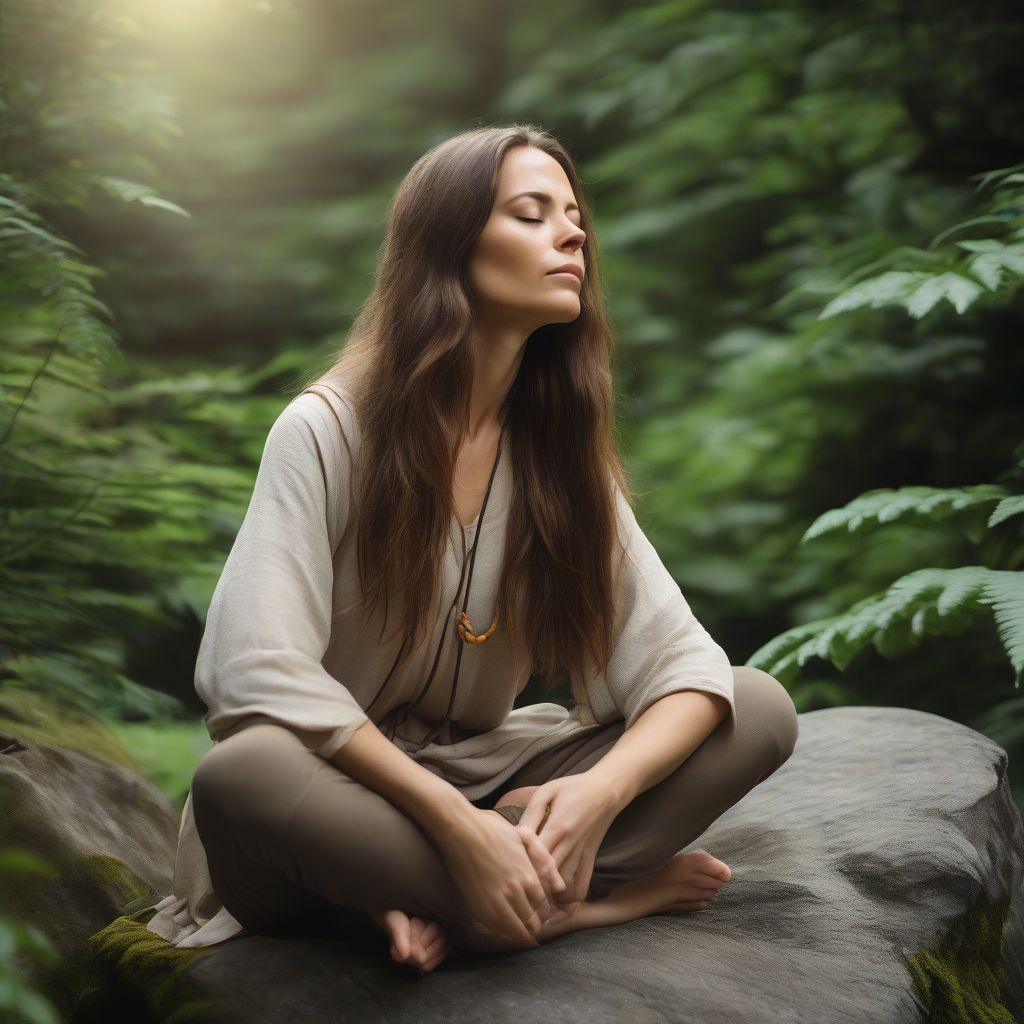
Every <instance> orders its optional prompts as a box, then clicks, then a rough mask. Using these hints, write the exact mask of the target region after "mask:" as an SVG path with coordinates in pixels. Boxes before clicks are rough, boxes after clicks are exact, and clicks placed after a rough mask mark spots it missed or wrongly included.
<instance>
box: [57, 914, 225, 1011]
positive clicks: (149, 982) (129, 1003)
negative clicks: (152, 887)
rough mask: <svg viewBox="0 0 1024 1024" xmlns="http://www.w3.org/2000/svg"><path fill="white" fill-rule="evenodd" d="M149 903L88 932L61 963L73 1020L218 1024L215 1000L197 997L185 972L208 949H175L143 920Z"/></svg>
mask: <svg viewBox="0 0 1024 1024" xmlns="http://www.w3.org/2000/svg"><path fill="white" fill-rule="evenodd" d="M154 913H155V911H154V909H153V907H152V906H149V907H144V908H142V909H140V910H137V911H135V912H134V913H130V914H126V915H124V916H122V917H118V918H116V919H115V920H113V921H111V922H110V924H108V925H107V926H106V927H105V928H102V929H101V930H100V931H98V932H96V933H94V934H93V935H90V936H89V937H88V939H87V940H86V946H85V949H84V950H83V951H82V952H81V953H80V954H79V955H78V956H76V957H73V958H69V960H68V962H67V964H66V967H65V972H66V973H65V981H66V984H67V988H68V991H70V992H72V993H74V996H73V1000H74V1001H73V1005H72V1006H71V1007H70V1009H69V1015H68V1016H69V1020H70V1022H71V1024H111V1022H112V1021H119V1020H130V1021H132V1022H133V1024H216V1022H217V1021H218V1020H222V1019H223V1013H222V1012H218V1008H217V1004H216V1003H215V1002H214V1001H213V1000H212V999H210V998H209V997H203V996H201V995H200V994H199V993H198V991H197V988H196V986H195V983H194V982H190V981H189V979H188V978H187V977H186V976H184V975H183V971H184V970H185V968H187V967H188V966H189V965H190V964H192V963H193V962H194V961H195V960H196V959H197V958H198V957H202V956H205V955H206V954H207V953H208V952H209V950H207V949H204V948H199V949H179V948H177V947H176V946H172V945H171V943H169V942H168V941H167V940H166V939H162V938H160V936H159V935H154V934H153V933H152V932H151V931H149V930H148V929H147V928H146V923H147V922H148V921H149V920H150V919H151V918H152V916H153V914H154Z"/></svg>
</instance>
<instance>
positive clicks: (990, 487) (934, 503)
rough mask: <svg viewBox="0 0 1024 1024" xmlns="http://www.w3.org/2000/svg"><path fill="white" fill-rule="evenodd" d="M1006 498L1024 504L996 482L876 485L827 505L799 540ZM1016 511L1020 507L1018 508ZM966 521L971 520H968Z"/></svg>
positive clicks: (944, 514) (947, 513)
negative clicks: (844, 502) (845, 501)
mask: <svg viewBox="0 0 1024 1024" xmlns="http://www.w3.org/2000/svg"><path fill="white" fill-rule="evenodd" d="M1006 501H1010V502H1013V501H1017V502H1021V503H1022V506H1021V507H1022V508H1024V495H1011V494H1010V492H1009V491H1007V490H1006V488H1005V487H1000V486H999V485H998V484H975V485H972V486H968V487H947V488H938V487H924V486H920V485H913V486H910V487H898V488H896V489H895V490H891V489H888V488H877V489H875V490H871V491H866V492H865V493H864V494H860V495H858V496H857V497H856V498H854V499H853V501H851V502H849V503H848V504H847V505H844V506H843V507H842V508H834V509H829V510H828V511H827V512H825V513H824V514H822V515H820V516H818V518H817V519H815V520H814V522H813V523H811V525H810V526H809V527H808V528H807V529H806V531H804V535H803V536H802V537H801V538H800V543H801V544H803V543H805V542H806V541H809V540H813V539H814V538H815V537H820V536H822V535H823V534H826V533H831V532H833V531H835V530H840V529H843V528H844V527H845V528H846V530H847V532H848V533H856V532H857V531H858V530H859V529H860V528H861V527H862V526H864V525H865V524H876V523H891V522H895V521H896V520H898V519H904V518H907V517H914V518H916V519H926V520H928V521H930V522H933V523H937V522H942V521H943V520H945V519H949V518H950V517H951V516H954V515H956V514H957V513H959V512H962V511H963V510H964V509H973V508H974V507H976V506H978V505H983V504H985V503H986V502H999V503H1000V504H999V506H998V507H1002V505H1003V504H1005V502H1006ZM997 510H998V508H997ZM1016 511H1021V508H1018V509H1016ZM1012 514H1013V512H1012V511H1010V512H1007V513H1006V514H1005V515H1003V516H1002V519H1005V518H1007V517H1008V516H1010V515H1012ZM993 518H994V513H993V517H990V518H989V520H988V526H989V527H992V526H994V525H995V522H993ZM996 521H997V522H999V521H1001V519H1000V520H996ZM968 525H972V524H971V523H970V522H969V523H968Z"/></svg>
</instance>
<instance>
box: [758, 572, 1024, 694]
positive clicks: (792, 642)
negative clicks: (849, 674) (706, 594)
mask: <svg viewBox="0 0 1024 1024" xmlns="http://www.w3.org/2000/svg"><path fill="white" fill-rule="evenodd" d="M984 605H991V606H992V608H993V612H994V615H995V618H996V622H997V623H998V625H999V636H1000V639H1001V640H1002V642H1003V646H1004V647H1005V649H1006V654H1007V656H1008V657H1009V659H1010V663H1011V665H1012V666H1013V669H1014V685H1016V686H1019V685H1020V680H1021V676H1022V675H1024V573H1019V572H1007V571H998V570H995V569H986V568H985V567H984V566H974V565H972V566H963V567H961V568H958V569H918V570H917V571H916V572H912V573H908V574H907V575H906V576H901V577H900V578H899V579H898V580H896V582H895V583H893V584H892V585H891V586H890V587H889V588H888V590H886V591H885V593H883V594H879V595H873V596H872V597H868V598H864V599H863V600H862V601H859V602H857V604H855V605H853V607H851V608H849V609H848V610H847V611H845V612H844V613H842V614H841V615H835V616H833V617H832V618H830V619H826V620H817V621H815V622H805V623H802V624H801V625H799V626H796V627H794V628H793V629H789V630H787V631H786V632H785V633H782V634H781V635H780V636H777V637H775V638H774V639H773V640H771V641H770V642H769V643H767V644H765V645H764V646H763V647H761V648H760V649H759V650H757V651H755V652H754V654H753V655H752V656H751V659H750V660H751V664H757V665H758V667H761V666H770V668H766V669H765V671H770V672H771V674H772V675H774V676H775V677H776V678H777V679H778V680H779V681H780V682H791V681H792V679H793V678H794V676H795V675H796V672H797V670H798V669H799V668H800V667H802V666H803V665H805V664H806V662H807V661H808V660H809V659H811V658H812V657H818V658H823V659H825V660H827V661H831V662H832V663H833V664H834V665H836V666H838V667H839V668H841V669H845V668H846V667H847V666H848V665H849V664H850V662H851V661H852V660H853V658H854V657H855V655H857V654H858V653H859V652H860V651H862V650H863V649H864V648H865V647H867V646H868V644H873V645H874V648H875V650H877V651H878V653H879V654H881V655H883V656H884V657H887V658H893V657H898V656H900V655H904V654H908V653H910V652H911V651H913V650H914V649H915V648H917V646H918V645H919V644H920V643H921V641H922V640H923V639H924V638H925V637H928V636H940V635H945V636H957V635H958V634H960V633H963V632H964V630H965V629H966V628H967V627H968V625H970V620H971V618H972V617H973V616H974V615H976V614H977V613H978V612H979V611H980V610H981V609H982V606H984Z"/></svg>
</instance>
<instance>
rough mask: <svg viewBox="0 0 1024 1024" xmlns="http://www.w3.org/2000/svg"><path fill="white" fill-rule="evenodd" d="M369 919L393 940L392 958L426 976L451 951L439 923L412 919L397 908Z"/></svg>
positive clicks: (417, 918) (376, 914)
mask: <svg viewBox="0 0 1024 1024" xmlns="http://www.w3.org/2000/svg"><path fill="white" fill-rule="evenodd" d="M369 918H370V920H371V921H372V922H373V923H374V924H375V925H376V926H377V927H378V928H380V929H381V931H383V932H386V933H387V935H388V937H389V938H390V939H391V959H392V960H394V961H395V962H396V963H400V964H409V966H410V967H418V968H419V972H420V974H427V973H429V972H430V971H432V970H433V969H434V968H435V967H437V965H438V964H440V963H441V962H442V961H443V960H444V959H445V957H446V956H448V954H449V953H450V952H451V951H452V945H451V942H449V940H448V934H447V933H446V932H445V930H444V929H443V928H442V927H441V925H440V924H439V923H438V922H437V921H427V920H425V919H424V918H422V917H410V916H409V915H408V914H406V913H405V912H404V911H402V910H398V909H397V908H395V909H392V910H379V911H370V912H369Z"/></svg>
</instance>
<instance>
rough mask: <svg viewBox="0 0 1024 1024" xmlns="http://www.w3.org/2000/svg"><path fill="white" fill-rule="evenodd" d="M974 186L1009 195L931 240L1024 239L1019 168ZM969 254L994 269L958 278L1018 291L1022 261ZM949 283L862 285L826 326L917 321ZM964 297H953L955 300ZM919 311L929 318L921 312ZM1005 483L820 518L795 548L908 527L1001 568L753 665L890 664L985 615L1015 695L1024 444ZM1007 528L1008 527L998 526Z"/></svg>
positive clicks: (907, 582) (795, 633) (938, 576)
mask: <svg viewBox="0 0 1024 1024" xmlns="http://www.w3.org/2000/svg"><path fill="white" fill-rule="evenodd" d="M1020 167H1024V164H1022V165H1020ZM980 177H981V179H982V181H983V183H985V184H990V183H992V182H995V183H996V184H997V186H999V185H1003V186H1005V185H1006V184H1007V183H1010V184H1011V185H1012V186H1013V187H1012V188H1001V189H1000V188H997V191H996V199H995V200H993V201H992V202H991V203H990V204H989V205H988V206H987V207H985V208H983V209H982V210H981V211H979V212H978V213H977V215H975V216H973V217H971V218H970V219H969V220H967V221H965V222H963V223H961V224H957V225H955V226H954V227H952V228H949V229H947V230H946V231H943V232H942V233H941V234H940V235H939V236H937V239H948V238H949V237H950V236H951V235H952V234H953V233H954V232H956V231H959V230H962V229H963V228H965V227H974V228H977V227H978V226H979V225H985V226H987V227H992V226H993V225H997V226H998V227H1000V228H1003V229H1008V230H1010V231H1011V237H1015V238H1024V188H1021V187H1019V186H1020V183H1021V182H1024V174H1021V173H1020V168H1018V167H1014V168H1010V169H1009V170H1007V171H1003V172H999V173H993V174H987V175H981V176H980ZM996 212H998V214H999V215H998V216H997V215H996ZM934 244H935V243H933V246H934ZM957 244H960V245H965V244H966V243H963V242H960V243H957ZM968 247H969V248H970V249H972V250H973V251H978V252H981V253H982V254H983V255H984V256H986V257H989V256H991V257H993V262H991V263H988V264H985V265H983V269H982V270H981V271H980V272H979V271H978V269H977V268H978V263H977V260H979V259H981V257H975V258H972V260H971V261H970V262H969V265H968V267H967V268H966V269H962V271H957V272H963V273H967V272H968V271H970V272H972V273H980V276H981V277H983V278H984V279H985V286H986V287H988V288H989V289H990V290H991V291H993V292H995V291H997V290H998V288H999V286H1000V284H1001V285H1002V291H1003V292H1004V293H1005V294H1010V293H1012V292H1014V291H1016V290H1017V289H1018V288H1019V287H1020V285H1021V283H1022V282H1024V261H1022V260H1015V259H1012V258H1010V257H1009V256H1007V255H1006V253H1007V251H1008V250H1009V249H1011V248H1012V247H1006V246H1001V245H1000V244H999V243H997V242H996V241H995V240H992V239H982V240H975V241H974V242H972V243H970V245H969V246H968ZM924 255H926V254H925V253H923V252H922V251H908V250H907V248H906V247H901V249H900V250H899V252H898V254H897V253H896V252H894V253H893V254H891V258H890V260H889V262H893V261H896V260H907V261H909V262H911V263H912V262H913V261H914V260H915V259H919V258H923V257H924ZM900 273H902V272H900ZM909 273H910V272H908V274H909ZM951 273H952V272H951V271H948V270H943V269H941V268H940V269H937V270H935V271H934V272H933V273H932V275H931V277H929V276H928V275H927V274H925V273H924V272H918V271H914V272H913V275H914V276H915V280H916V282H917V283H916V284H915V285H914V289H915V290H914V291H913V292H912V293H911V292H908V291H906V290H905V289H902V288H895V289H894V288H891V287H890V285H891V284H892V282H893V281H894V279H895V276H896V273H895V272H886V273H885V274H882V275H880V276H877V277H871V278H867V279H866V280H862V281H861V282H860V283H859V284H857V285H855V286H854V287H853V288H850V289H848V290H846V291H844V292H843V293H842V294H841V295H840V296H838V297H837V298H836V299H833V301H832V302H831V303H829V305H828V306H826V308H825V310H824V311H823V313H822V318H824V317H825V316H826V315H828V316H834V315H836V314H838V313H840V312H847V311H850V310H855V309H858V308H860V307H862V306H866V305H870V306H880V305H889V304H898V305H902V306H904V307H905V308H906V309H907V311H908V312H909V313H910V314H911V315H912V316H921V315H923V314H924V313H925V312H927V311H928V309H930V308H931V306H932V305H934V303H935V301H937V300H938V298H939V297H941V296H942V295H945V296H946V297H950V294H949V293H948V292H946V291H945V290H944V289H946V287H947V285H948V283H949V278H950V275H951ZM904 276H907V275H904ZM929 281H930V282H931V284H930V285H929V284H928V282H929ZM963 294H964V293H962V292H959V291H958V292H956V296H957V298H959V297H961V296H962V295H963ZM980 295H981V290H980V289H979V290H978V291H977V293H976V294H972V295H971V297H970V300H969V301H965V302H964V303H962V304H961V303H960V302H959V301H957V300H955V299H953V298H950V301H951V302H952V304H953V306H954V307H955V308H956V310H957V312H958V313H962V312H964V311H965V310H966V308H967V307H968V306H969V305H970V304H971V303H972V302H973V301H974V300H975V299H976V298H978V296H980ZM922 296H927V299H923V298H922ZM925 303H927V305H928V309H925V308H924V304H925ZM1004 477H1005V481H1006V482H1005V484H978V485H973V486H966V487H954V488H941V489H940V488H935V487H926V486H921V485H913V486H906V487H901V488H897V489H895V490H889V489H884V488H876V489H872V490H870V491H867V492H865V493H864V494H862V495H860V496H858V497H856V498H854V499H853V500H852V501H851V502H849V503H848V504H846V505H845V506H843V507H842V508H839V509H831V510H829V511H827V512H825V513H824V514H823V515H821V516H819V517H818V518H817V519H816V520H815V521H814V522H813V523H812V524H811V526H810V527H808V529H807V530H806V531H805V532H804V534H803V536H802V537H801V543H806V542H808V541H811V540H814V539H816V538H820V537H823V536H825V535H826V534H830V533H836V532H838V531H840V530H842V529H843V528H844V527H845V529H846V532H847V534H858V533H862V532H864V531H865V529H866V528H867V527H869V526H873V527H875V528H879V527H881V526H882V525H883V524H887V523H898V522H908V521H909V522H912V523H913V524H914V526H915V528H916V529H918V530H928V529H943V528H946V527H948V526H949V525H950V524H955V525H956V526H957V527H959V529H960V530H961V531H962V532H963V533H964V534H965V535H966V536H967V538H968V539H969V540H970V541H971V542H973V543H974V544H980V543H982V542H983V541H985V540H986V539H988V534H989V531H996V536H995V538H994V539H993V542H992V543H991V544H989V545H988V549H987V554H988V559H989V560H990V561H992V562H994V563H996V564H1002V565H1005V566H1006V568H1005V569H998V568H986V567H984V566H965V567H962V568H957V569H939V568H921V569H918V570H916V571H914V572H911V573H908V574H906V575H904V576H902V577H900V578H899V579H897V580H896V581H895V582H893V583H892V584H891V585H890V586H889V587H888V589H887V590H886V591H885V592H884V593H882V594H879V595H872V596H870V597H867V598H864V599H862V600H860V601H858V602H857V603H856V604H855V605H853V606H852V607H850V608H849V609H848V610H847V611H845V612H844V613H842V614H840V615H835V616H831V617H829V618H827V619H819V620H816V621H813V622H804V623H801V624H800V625H799V626H797V627H795V628H793V629H790V630H787V631H786V632H784V633H782V634H781V635H780V636H777V637H776V638H775V639H773V640H772V641H770V642H769V643H767V644H765V645H764V646H762V647H761V648H760V649H758V650H757V651H755V652H754V654H753V655H752V656H751V664H756V665H758V667H761V668H764V669H765V670H766V671H768V672H771V673H773V674H775V675H777V676H778V678H779V679H780V680H792V679H793V677H794V675H795V674H796V672H797V670H798V669H799V668H800V667H802V666H804V665H805V664H806V662H807V661H808V660H809V659H810V658H812V657H819V658H822V659H825V660H828V661H831V662H832V663H833V664H834V665H836V666H837V667H838V668H840V669H845V668H846V667H847V666H848V665H849V664H850V662H851V661H852V660H853V657H854V656H855V655H856V654H857V653H859V652H860V651H861V650H862V649H863V648H864V647H865V646H867V644H869V643H871V644H873V645H874V647H875V649H876V650H877V651H878V653H879V654H881V655H883V656H885V657H896V656H899V655H903V654H906V653H908V652H910V651H912V650H914V649H916V648H917V646H918V644H919V643H920V642H921V640H922V639H924V638H925V637H928V636H938V635H956V634H959V633H961V632H963V631H964V630H965V629H966V628H967V626H968V624H969V620H970V618H971V617H972V616H973V615H975V614H976V613H978V612H980V611H982V610H983V609H985V608H986V607H990V608H991V609H992V614H993V615H994V617H995V621H996V625H997V627H998V635H999V638H1000V640H1001V641H1002V644H1003V647H1004V649H1005V651H1006V655H1007V657H1008V658H1009V660H1010V664H1011V665H1012V667H1013V671H1014V685H1015V686H1017V687H1019V686H1020V681H1021V677H1022V675H1024V573H1022V572H1020V571H1019V567H1020V566H1021V564H1022V563H1024V528H1022V527H1021V524H1020V522H1019V521H1018V520H1014V521H1012V522H1010V520H1012V519H1013V517H1014V516H1015V515H1016V514H1017V513H1019V512H1021V511H1024V494H1022V493H1019V492H1024V443H1022V444H1021V445H1020V446H1019V447H1018V459H1017V462H1016V465H1015V466H1014V467H1013V468H1012V469H1011V470H1009V471H1007V472H1006V473H1005V474H1004ZM993 506H994V508H993ZM1007 523H1008V524H1009V525H1004V524H1007Z"/></svg>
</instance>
